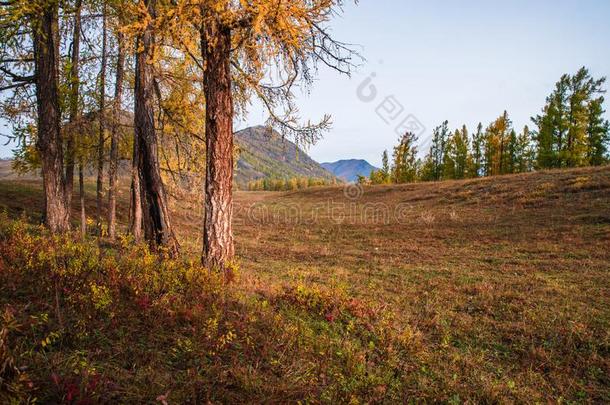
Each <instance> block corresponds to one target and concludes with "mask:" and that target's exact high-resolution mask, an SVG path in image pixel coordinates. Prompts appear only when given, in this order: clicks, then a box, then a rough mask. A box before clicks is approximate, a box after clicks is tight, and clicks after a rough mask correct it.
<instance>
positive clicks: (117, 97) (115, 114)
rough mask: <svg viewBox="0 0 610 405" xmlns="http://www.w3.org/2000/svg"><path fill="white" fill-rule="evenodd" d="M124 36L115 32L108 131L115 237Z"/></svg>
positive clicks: (110, 232) (110, 221) (111, 235)
mask: <svg viewBox="0 0 610 405" xmlns="http://www.w3.org/2000/svg"><path fill="white" fill-rule="evenodd" d="M123 42H124V38H123V35H122V34H121V32H120V31H118V32H117V58H116V78H115V84H114V85H115V90H114V103H113V107H112V128H111V132H110V162H109V167H108V237H109V238H110V239H111V240H113V239H114V238H115V237H116V194H117V167H118V163H119V140H118V135H119V124H120V114H121V98H122V96H123V77H124V65H125V51H124V43H123Z"/></svg>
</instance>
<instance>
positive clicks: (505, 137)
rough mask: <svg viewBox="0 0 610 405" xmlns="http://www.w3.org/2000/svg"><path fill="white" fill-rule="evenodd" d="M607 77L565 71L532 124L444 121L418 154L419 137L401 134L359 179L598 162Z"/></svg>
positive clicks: (603, 157) (441, 176)
mask: <svg viewBox="0 0 610 405" xmlns="http://www.w3.org/2000/svg"><path fill="white" fill-rule="evenodd" d="M605 80H606V78H605V77H602V78H601V79H594V78H593V77H592V76H591V74H590V73H589V71H588V70H587V69H586V68H584V67H583V68H581V69H580V70H579V71H578V72H577V73H576V74H574V75H568V74H566V75H563V76H562V77H561V79H560V80H559V81H558V82H557V84H556V85H555V89H554V90H553V92H552V93H551V95H549V96H548V97H547V99H546V104H545V106H544V107H543V109H542V112H541V114H539V115H536V116H535V117H532V118H531V120H532V122H533V123H534V126H535V129H533V130H531V129H530V128H529V126H527V125H526V126H525V127H524V128H523V129H522V130H520V131H518V132H517V131H516V130H515V129H514V128H513V124H512V121H511V119H510V117H509V116H508V113H507V112H506V111H504V113H503V114H502V115H500V116H499V117H498V118H497V119H496V120H494V121H493V122H491V123H490V124H489V125H488V126H487V127H485V128H484V127H483V124H481V123H479V125H478V126H477V128H476V130H475V131H472V132H470V131H469V130H468V128H467V127H466V126H465V125H464V126H462V127H461V128H459V129H456V130H454V131H451V130H450V129H449V123H448V121H445V122H443V123H442V124H441V125H439V126H438V127H436V128H434V130H433V131H432V139H431V146H430V149H429V151H428V153H427V155H426V156H425V158H423V159H420V158H418V156H417V155H418V147H417V141H418V139H417V137H416V136H415V135H414V134H412V133H406V134H404V135H402V136H401V137H400V139H399V140H398V144H397V145H396V146H395V147H394V148H393V153H392V157H391V161H390V156H389V155H388V152H387V151H384V152H383V155H382V168H381V169H380V170H376V171H373V172H372V173H371V174H370V176H369V177H368V178H365V177H360V178H359V181H360V182H365V183H372V184H389V183H409V182H414V181H438V180H449V179H465V178H475V177H485V176H496V175H502V174H510V173H524V172H529V171H533V170H537V169H547V168H561V167H580V166H590V165H591V166H598V165H603V164H606V163H608V162H609V159H610V157H609V155H608V148H609V144H610V123H609V122H608V120H606V119H605V118H604V114H605V110H604V107H603V104H604V96H603V94H604V93H605V90H604V89H603V84H604V83H605Z"/></svg>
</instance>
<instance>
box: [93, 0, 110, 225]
mask: <svg viewBox="0 0 610 405" xmlns="http://www.w3.org/2000/svg"><path fill="white" fill-rule="evenodd" d="M106 36H107V30H106V3H104V7H103V11H102V55H101V56H102V59H101V66H100V100H99V107H100V116H99V124H100V128H99V140H98V144H97V184H96V194H95V225H96V231H97V233H98V235H100V236H101V235H102V197H103V193H104V143H105V142H104V141H105V136H106V117H105V115H106V65H107V57H106V42H107V38H106Z"/></svg>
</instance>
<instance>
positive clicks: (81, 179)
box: [78, 161, 87, 239]
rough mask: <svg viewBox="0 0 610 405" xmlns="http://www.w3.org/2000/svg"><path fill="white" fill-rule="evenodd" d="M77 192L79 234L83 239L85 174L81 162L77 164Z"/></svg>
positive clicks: (85, 219)
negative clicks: (78, 201)
mask: <svg viewBox="0 0 610 405" xmlns="http://www.w3.org/2000/svg"><path fill="white" fill-rule="evenodd" d="M78 192H79V197H80V233H81V236H82V237H83V239H84V238H85V236H86V235H87V211H86V208H85V174H84V168H83V162H82V161H81V162H80V163H79V164H78Z"/></svg>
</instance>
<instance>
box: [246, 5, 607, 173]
mask: <svg viewBox="0 0 610 405" xmlns="http://www.w3.org/2000/svg"><path fill="white" fill-rule="evenodd" d="M333 27H334V33H335V36H336V37H337V38H339V39H341V40H344V41H347V42H351V43H356V44H359V45H361V46H362V54H363V56H365V57H366V59H367V61H366V63H365V64H364V65H363V66H362V67H361V68H360V69H359V72H358V73H357V74H355V75H354V76H353V77H352V78H351V79H348V78H345V77H340V76H338V75H337V74H335V73H334V72H330V71H328V70H322V71H321V72H320V74H319V76H318V80H317V82H316V84H315V85H314V87H313V88H312V91H311V94H310V95H309V96H308V97H301V98H300V100H299V105H300V107H301V113H302V115H303V117H306V118H312V119H314V118H317V117H320V116H322V115H323V114H324V113H325V112H328V113H330V114H332V115H333V121H334V125H333V129H332V131H330V132H329V133H328V134H327V135H326V136H325V138H324V139H323V140H322V141H320V142H319V144H318V145H316V146H314V147H312V148H310V150H309V152H310V154H311V155H312V157H313V158H314V159H316V160H318V161H320V162H322V161H331V160H337V159H345V158H363V159H367V160H368V161H369V162H371V163H372V164H375V165H379V164H380V160H381V153H382V152H383V150H384V149H390V148H391V147H392V146H393V145H394V144H395V143H396V139H397V135H396V134H395V133H394V130H393V128H394V127H393V126H390V125H388V124H386V123H385V122H384V121H383V120H382V119H381V118H380V117H379V116H378V115H376V113H375V107H376V105H377V104H378V101H382V100H383V97H385V96H389V95H394V96H395V97H396V100H398V101H399V102H400V104H402V105H404V107H405V113H404V114H409V113H410V114H413V115H414V116H415V117H417V118H418V119H419V120H420V121H421V122H422V124H423V125H424V126H425V127H426V128H427V131H426V133H424V135H423V136H422V137H421V138H422V140H424V139H425V138H426V137H427V136H429V134H430V132H431V129H432V128H433V127H434V126H436V125H439V124H440V123H441V122H442V121H443V120H445V119H447V120H449V123H450V126H451V127H457V126H461V125H462V124H466V125H467V126H468V127H469V128H474V127H475V126H476V125H477V124H478V122H479V121H482V122H483V124H484V125H487V123H489V122H491V121H492V120H493V119H495V118H496V117H497V116H499V115H500V114H501V113H502V112H503V111H504V110H505V109H506V110H508V112H509V114H510V116H511V118H512V119H513V122H514V124H515V126H516V127H518V128H520V127H522V126H523V125H525V124H529V123H530V122H529V117H531V116H532V115H534V114H536V113H538V112H539V111H540V109H541V108H542V106H543V105H544V101H545V98H546V96H547V95H548V94H549V93H550V92H551V90H552V88H553V86H554V83H555V82H556V81H557V80H558V79H559V77H560V76H561V74H563V73H572V72H575V71H576V70H577V69H578V68H579V67H581V66H583V65H584V66H587V67H589V68H590V69H591V72H592V74H593V75H594V76H610V1H607V0H598V1H594V0H579V1H576V0H571V1H567V0H563V1H558V0H538V1H535V0H529V1H527V0H507V1H501V2H500V1H492V0H485V1H483V0H462V1H449V0H444V1H441V0H432V1H423V0H420V1H405V0H362V1H360V4H359V5H358V6H352V5H349V6H348V7H346V10H345V13H344V15H343V16H342V17H341V18H338V19H336V20H335V22H334V24H333ZM371 72H375V73H376V78H375V80H374V82H373V84H374V85H375V87H376V88H377V89H378V93H379V95H378V97H379V98H378V99H377V100H375V101H374V102H371V103H363V102H362V101H360V100H359V99H358V97H357V96H356V89H357V87H358V85H359V84H360V83H361V82H362V80H363V79H364V78H366V77H367V76H369V74H370V73H371ZM606 107H608V103H606ZM254 110H255V111H254V112H253V113H252V114H250V116H249V118H248V120H247V123H246V124H240V125H241V126H244V125H253V124H256V123H260V122H262V121H263V120H264V115H263V114H262V112H261V111H260V110H258V109H256V108H255V109H254ZM404 114H403V115H404Z"/></svg>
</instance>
